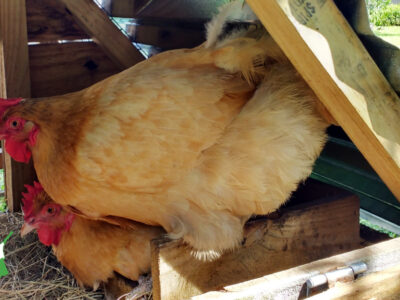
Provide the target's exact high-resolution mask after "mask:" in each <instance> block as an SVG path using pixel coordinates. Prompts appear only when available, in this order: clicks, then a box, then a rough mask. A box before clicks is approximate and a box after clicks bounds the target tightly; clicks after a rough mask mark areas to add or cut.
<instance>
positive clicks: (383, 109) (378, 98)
mask: <svg viewBox="0 0 400 300" xmlns="http://www.w3.org/2000/svg"><path fill="white" fill-rule="evenodd" d="M247 2H248V4H249V5H250V6H251V8H252V9H253V11H254V12H256V14H257V15H258V17H259V18H260V19H261V21H262V22H263V24H264V25H265V27H266V28H267V29H268V31H269V32H270V33H271V35H272V37H273V38H274V39H275V40H276V41H277V43H278V44H279V45H280V47H281V48H282V50H283V51H284V52H285V53H286V55H287V56H288V58H289V59H290V60H291V61H292V63H293V65H294V66H295V67H296V68H297V70H298V71H299V73H300V74H301V75H302V76H303V77H304V79H305V80H306V81H307V83H308V84H309V85H310V87H311V88H312V89H313V90H314V92H315V93H316V94H317V96H318V97H319V99H320V100H321V102H322V103H323V104H324V105H325V107H326V108H327V109H328V110H329V112H330V113H331V114H332V116H333V117H334V118H335V120H336V121H337V122H338V123H339V124H340V125H341V126H342V127H343V129H344V130H345V131H346V133H347V134H348V135H349V137H350V138H351V139H352V141H353V142H354V144H355V145H356V146H357V147H358V149H359V150H360V151H361V152H362V154H363V155H364V156H365V158H366V159H367V160H368V161H369V163H370V164H371V166H372V167H373V168H374V169H375V171H376V172H377V173H378V174H379V176H380V177H381V178H382V180H383V181H384V182H385V183H386V185H387V186H388V187H389V189H390V190H391V191H392V192H393V194H394V195H395V196H396V197H397V199H398V200H400V184H399V182H400V101H399V98H398V97H397V95H396V93H395V92H394V91H393V89H392V88H391V87H390V85H389V83H388V82H387V81H386V79H385V78H384V76H383V75H382V73H381V72H380V71H379V69H378V67H377V66H376V65H375V63H374V61H373V60H372V59H371V57H370V56H369V54H368V53H367V51H366V50H365V48H364V47H363V45H362V44H361V42H360V41H359V39H358V38H357V37H356V35H355V34H354V32H353V30H352V29H351V28H350V26H349V25H348V24H347V22H346V20H345V19H344V17H343V16H342V14H341V13H340V12H339V10H338V9H337V7H336V6H335V4H334V3H333V1H332V0H307V1H302V0H247ZM388 59H390V58H388Z"/></svg>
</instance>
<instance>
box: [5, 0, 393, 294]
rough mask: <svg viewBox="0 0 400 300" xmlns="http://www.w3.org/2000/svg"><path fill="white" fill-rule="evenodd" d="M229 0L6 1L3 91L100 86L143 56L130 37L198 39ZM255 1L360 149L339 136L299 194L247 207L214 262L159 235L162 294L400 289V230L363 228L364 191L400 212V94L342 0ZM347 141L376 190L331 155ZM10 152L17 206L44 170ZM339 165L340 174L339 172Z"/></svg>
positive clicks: (156, 260)
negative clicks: (262, 207)
mask: <svg viewBox="0 0 400 300" xmlns="http://www.w3.org/2000/svg"><path fill="white" fill-rule="evenodd" d="M150 2H152V1H150ZM155 2H157V1H155ZM196 2H197V4H196ZM223 2H224V1H204V2H202V1H183V0H175V1H174V0H170V1H165V3H164V4H162V3H161V1H160V2H158V4H157V3H155V4H154V3H153V4H154V6H153V7H149V6H147V3H148V1H145V0H103V1H102V2H101V3H96V2H95V0H2V1H1V2H0V34H1V37H2V39H1V52H0V53H1V55H0V62H1V68H0V80H1V89H0V91H1V94H0V96H1V97H2V98H6V97H7V98H13V97H45V96H52V95H56V94H63V93H68V92H72V91H76V90H80V89H82V88H85V87H87V86H90V85H91V84H93V83H95V82H97V81H100V80H102V79H104V78H106V77H108V76H110V75H112V74H115V73H117V72H119V71H121V70H123V69H125V68H128V67H130V66H132V65H134V64H136V63H137V62H139V61H141V60H143V59H145V57H144V56H143V54H142V53H141V52H140V51H139V50H138V48H137V47H135V46H134V45H133V44H132V41H134V42H135V43H137V44H138V45H139V48H140V47H143V48H145V47H148V48H146V49H150V50H148V51H149V52H157V51H163V50H168V49H174V48H182V47H193V46H196V45H198V44H200V43H201V42H202V41H203V40H204V23H205V22H206V21H207V20H209V18H210V16H211V14H212V13H215V11H216V7H217V6H218V5H219V4H221V3H223ZM247 2H248V4H249V5H250V6H251V8H252V9H253V10H254V12H256V14H257V15H258V16H259V18H260V20H261V21H262V23H263V24H264V26H265V27H266V28H267V29H268V31H269V32H270V34H271V35H272V37H273V38H274V39H275V40H276V41H277V43H278V44H279V45H280V47H281V48H282V50H283V51H284V52H285V54H286V55H287V56H288V58H289V59H290V60H291V62H292V63H293V65H294V66H295V67H296V69H297V70H298V71H299V73H300V74H301V75H302V76H303V77H304V79H305V80H306V81H307V83H308V84H309V85H310V87H311V88H312V89H313V90H314V92H315V93H316V94H317V96H318V97H319V98H320V100H321V102H322V104H323V106H324V107H325V108H326V111H327V113H326V115H327V116H330V117H332V118H333V119H334V120H335V122H336V123H337V124H338V125H339V126H340V127H341V128H342V129H343V130H344V131H345V133H346V134H347V136H348V137H349V138H350V139H351V141H352V143H353V144H354V145H355V146H356V147H357V148H355V147H354V146H352V147H353V148H351V147H350V148H351V150H349V149H350V148H345V147H344V146H343V145H345V144H346V143H347V144H350V141H346V142H344V143H332V140H330V141H329V142H328V145H327V148H326V149H325V150H324V153H323V155H325V156H324V157H325V160H324V159H320V160H319V161H317V164H316V167H315V171H314V173H313V176H312V177H313V178H312V179H310V180H308V181H307V182H306V184H305V185H304V186H302V187H301V188H300V189H299V190H298V191H297V192H296V193H295V194H294V196H293V197H292V198H293V199H292V201H291V202H290V203H291V204H290V205H288V206H287V207H284V208H282V209H281V210H280V211H279V212H277V213H275V214H272V215H269V216H268V217H266V218H261V219H254V220H251V221H250V222H249V224H248V225H247V227H246V231H247V237H246V240H245V241H244V242H243V244H242V246H241V247H240V248H239V249H238V250H236V251H234V252H232V253H226V254H224V255H223V256H222V257H221V258H219V259H217V260H215V261H212V262H202V261H199V260H196V259H194V258H193V257H192V256H191V255H190V253H189V251H188V249H186V248H185V246H184V245H182V244H180V243H179V242H168V241H164V240H162V239H160V240H154V241H153V243H152V259H153V263H152V276H153V289H154V299H187V298H190V297H194V299H264V298H265V299H299V298H306V297H310V299H370V298H374V299H397V298H396V295H397V297H400V285H399V279H400V240H399V239H393V240H389V241H383V242H382V238H381V237H376V238H375V237H373V238H372V237H371V236H370V238H369V239H367V240H365V239H362V238H360V232H359V212H360V199H361V204H362V205H361V206H362V207H363V205H364V206H365V208H367V209H368V208H371V207H375V206H376V207H380V208H381V209H380V210H381V211H390V210H391V209H393V210H394V211H390V212H388V216H389V217H388V218H387V219H389V220H390V221H391V222H392V223H396V220H397V224H400V219H397V217H399V213H398V212H397V211H400V210H399V209H398V206H396V205H397V202H396V198H397V199H400V100H399V98H398V96H397V94H396V93H395V92H394V91H393V90H392V88H391V87H390V85H389V84H388V82H387V81H386V79H385V77H384V76H383V75H382V73H381V72H380V71H379V69H378V67H377V66H376V65H375V63H374V61H373V60H372V59H371V57H370V56H369V54H368V52H367V51H366V50H365V48H364V47H363V45H362V44H361V42H360V40H359V39H358V37H357V36H356V34H355V33H354V32H353V30H352V28H351V27H350V26H349V24H348V23H347V22H346V20H345V19H344V17H343V15H342V14H341V12H340V11H339V10H338V9H337V7H336V6H335V4H334V2H333V0H308V1H303V0H247ZM166 3H168V5H167V4H166ZM199 3H201V5H200V4H199ZM98 4H100V5H101V6H102V8H101V7H100V6H99V5H98ZM196 5H200V6H201V7H197V6H196ZM109 16H112V17H124V18H131V20H130V21H129V22H128V24H127V25H126V28H123V31H125V32H127V33H128V34H129V35H130V37H131V40H132V41H130V40H129V38H128V37H127V36H126V35H124V33H123V32H122V31H121V30H120V28H118V27H117V26H116V25H115V23H113V21H111V20H110V18H109ZM140 45H142V46H140ZM334 140H335V139H333V141H334ZM347 144H346V145H347ZM353 144H352V145H353ZM343 147H344V148H343ZM338 149H339V150H338ZM343 149H344V150H343ZM346 149H347V150H346ZM357 149H358V150H357ZM338 151H349V152H351V151H352V152H358V151H360V152H361V153H362V156H361V155H359V158H358V159H364V158H365V159H366V160H367V161H368V163H369V165H370V166H371V167H372V168H373V169H374V170H375V172H376V173H377V174H378V175H379V177H378V176H377V175H376V174H375V175H374V176H376V178H378V179H377V180H378V181H379V189H378V190H377V191H375V194H373V195H372V194H371V195H370V196H371V197H369V198H368V197H366V196H365V195H366V194H367V193H366V192H365V191H364V190H362V188H360V189H358V190H356V189H354V186H355V184H354V185H352V184H346V182H344V181H341V180H344V178H345V177H346V176H347V175H346V174H352V173H351V172H352V170H353V171H354V168H356V167H354V168H345V167H343V164H339V163H336V164H334V163H332V164H331V165H329V161H330V162H332V160H328V159H326V158H327V157H329V155H331V156H332V157H335V155H336V154H337V153H338ZM3 154H4V168H5V170H6V199H7V202H8V207H9V209H10V210H12V211H15V210H19V208H20V198H21V192H22V191H23V190H24V187H23V185H24V184H26V183H31V182H32V181H33V179H34V177H35V175H34V171H33V168H32V166H26V165H23V164H20V163H16V162H14V161H13V160H12V159H11V158H10V157H9V156H8V155H7V154H6V153H3ZM324 157H323V158H324ZM360 157H361V158H360ZM362 157H364V158H362ZM327 161H328V163H327ZM354 161H355V160H353V159H351V162H349V164H350V163H352V162H354ZM365 163H366V162H365ZM332 165H333V167H332ZM329 166H330V167H329ZM341 167H343V168H341ZM368 168H370V167H369V166H368ZM360 169H362V168H361V167H360V168H359V169H356V171H355V173H357V174H359V173H360V172H361V171H360ZM332 172H333V173H335V174H336V176H337V177H338V178H334V177H332V178H331V177H329V174H331V173H332ZM341 172H342V173H341ZM371 172H373V171H372V169H371ZM353 175H354V174H353ZM354 176H356V175H354ZM371 176H372V175H371ZM371 176H369V175H366V176H365V178H366V179H365V180H366V182H368V180H372V179H371V178H372V177H371ZM339 177H340V178H339ZM346 178H347V177H346ZM374 178H375V177H374ZM379 178H381V181H380V179H379ZM349 180H351V179H349ZM373 180H375V179H373ZM321 181H322V182H324V183H322V182H321ZM375 181H376V180H375ZM328 183H329V184H328ZM332 184H333V185H332ZM371 184H372V183H371ZM374 184H375V183H374ZM377 184H378V183H377ZM341 187H342V188H341ZM343 187H345V189H343ZM365 188H367V187H365ZM357 191H358V192H359V194H357ZM356 194H357V195H356ZM360 195H361V196H360ZM363 197H364V198H363ZM385 197H386V198H385ZM366 198H368V199H369V200H368V199H366ZM373 198H374V199H375V200H376V202H374V201H372V200H371V199H373ZM381 198H385V199H389V200H387V201H386V202H385V201H383V200H382V199H381ZM378 200H382V201H378ZM384 205H386V206H385V207H383V206H384ZM378 242H379V243H378Z"/></svg>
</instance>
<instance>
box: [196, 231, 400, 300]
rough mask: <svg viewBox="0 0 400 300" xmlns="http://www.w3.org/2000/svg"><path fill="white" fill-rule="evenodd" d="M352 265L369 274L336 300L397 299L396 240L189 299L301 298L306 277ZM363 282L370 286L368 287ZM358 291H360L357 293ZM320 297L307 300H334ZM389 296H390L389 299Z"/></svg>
mask: <svg viewBox="0 0 400 300" xmlns="http://www.w3.org/2000/svg"><path fill="white" fill-rule="evenodd" d="M355 262H364V263H365V264H366V265H367V267H368V270H367V271H366V272H365V273H364V274H363V275H367V274H370V275H368V276H366V277H361V278H360V279H357V280H356V281H355V283H353V284H349V287H348V288H345V291H349V290H353V294H351V293H349V294H348V295H349V298H346V297H345V298H338V299H398V295H399V294H398V290H399V284H398V283H399V281H398V279H399V266H400V238H397V239H393V240H390V241H386V242H381V243H379V244H375V245H372V246H369V247H366V248H363V249H359V250H354V251H351V252H347V253H344V254H339V255H335V256H332V257H329V258H325V259H321V260H317V261H314V262H311V263H308V264H305V265H302V266H299V267H295V268H292V269H289V270H285V271H282V272H278V273H275V274H270V275H267V276H264V277H261V278H257V279H254V280H250V281H246V282H242V283H239V284H235V285H231V286H226V287H224V290H223V291H220V292H216V291H214V292H209V293H205V294H203V295H200V296H197V297H193V299H195V300H206V299H218V300H222V299H226V300H228V299H229V300H242V299H243V300H244V299H246V300H248V299H285V300H298V299H303V297H304V296H305V292H306V289H305V282H306V281H307V280H308V279H309V278H311V277H312V276H314V275H318V274H323V273H326V272H329V271H332V270H335V269H337V268H341V267H346V266H349V265H350V264H352V263H355ZM382 270H384V272H380V271H382ZM375 272H378V273H375ZM380 275H383V276H385V277H382V278H380V277H379V276H380ZM370 276H371V277H370ZM386 279H387V280H386ZM358 281H359V282H358ZM367 282H368V283H369V285H370V286H369V287H368V288H367V285H368V284H367ZM380 283H381V284H382V286H381V288H380V287H378V285H379V284H380ZM354 284H355V285H354ZM386 285H387V287H388V290H387V291H386V292H384V291H383V290H384V289H385V287H386ZM340 286H341V285H339V286H338V288H340ZM358 288H361V290H359V289H358ZM363 288H366V290H365V293H364V291H363V290H362V289H363ZM335 289H336V288H335ZM371 289H376V290H377V291H379V290H380V291H382V292H383V294H382V296H388V297H380V296H379V294H377V298H374V297H373V295H374V294H375V292H373V291H372V290H371ZM367 291H370V292H371V294H368V292H367ZM358 292H361V294H360V296H367V297H365V298H362V297H360V298H358V296H357V294H358ZM324 294H325V293H323V294H321V298H319V297H318V296H314V297H315V298H314V297H313V298H311V299H336V298H330V297H323V295H324ZM390 294H391V296H392V297H389V295H390ZM327 295H328V296H330V294H329V292H328V293H327ZM344 295H346V294H344ZM368 295H370V296H371V297H368ZM351 296H354V298H352V297H351ZM396 297H397V298H396Z"/></svg>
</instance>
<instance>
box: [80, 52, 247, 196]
mask: <svg viewBox="0 0 400 300" xmlns="http://www.w3.org/2000/svg"><path fill="white" fill-rule="evenodd" d="M169 55H171V54H169ZM172 58H173V57H172ZM157 59H158V60H159V61H160V62H158V61H156V62H149V61H146V62H143V63H142V64H140V65H138V66H136V67H134V68H131V69H129V70H127V71H125V72H122V73H120V74H118V75H117V76H114V77H112V78H110V79H108V80H106V81H103V82H102V84H101V85H95V86H93V87H91V88H89V89H88V90H87V91H86V93H85V96H84V97H99V99H98V101H97V103H98V106H97V107H95V108H94V109H93V112H92V117H91V118H90V120H89V121H88V122H87V123H86V124H85V127H84V130H83V132H84V136H82V138H81V139H80V141H79V144H78V148H77V159H76V161H75V162H74V166H75V168H76V170H77V171H78V173H79V175H80V176H79V178H80V179H81V180H82V182H83V183H90V182H93V181H96V182H98V183H100V184H103V185H104V186H105V187H109V188H117V189H120V190H125V191H134V192H146V193H153V192H157V190H158V189H163V188H165V187H168V186H169V185H170V184H171V183H173V182H176V181H177V180H179V179H180V178H182V177H183V175H184V174H185V173H186V172H187V171H188V170H190V169H191V168H193V167H194V166H195V165H196V163H197V161H198V158H199V155H200V154H201V152H202V151H204V150H205V149H207V148H208V147H210V146H211V145H213V144H214V143H215V142H216V141H217V139H218V138H219V137H220V136H221V135H222V133H223V131H224V130H225V128H226V126H227V125H228V124H229V123H230V122H231V120H232V118H234V117H235V116H236V115H237V113H238V112H239V111H240V109H241V107H242V106H243V105H244V104H245V102H246V101H247V100H248V99H249V97H250V96H251V94H252V88H251V87H250V86H249V85H248V84H247V83H246V82H245V81H244V80H243V79H242V78H240V76H239V75H229V74H227V73H226V72H225V71H223V70H221V69H218V68H217V67H215V66H213V65H211V64H198V65H196V64H194V63H193V62H192V63H193V66H191V67H188V66H184V63H182V65H179V63H175V64H174V63H171V64H170V65H169V66H165V65H163V64H162V63H163V62H165V61H166V59H165V57H164V59H161V58H160V57H159V56H158V57H157ZM167 60H168V57H167ZM171 60H172V59H171ZM171 65H172V66H171Z"/></svg>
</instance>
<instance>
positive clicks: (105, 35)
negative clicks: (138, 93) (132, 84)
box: [61, 0, 144, 70]
mask: <svg viewBox="0 0 400 300" xmlns="http://www.w3.org/2000/svg"><path fill="white" fill-rule="evenodd" d="M61 2H62V3H64V4H65V6H66V8H67V9H68V10H69V11H70V12H71V13H72V15H73V17H74V18H75V20H76V21H77V23H78V24H79V25H80V26H81V28H82V29H83V30H85V32H86V33H87V34H88V35H89V36H91V37H92V38H93V39H94V41H95V42H96V43H97V44H98V45H99V46H100V47H101V48H102V49H103V50H104V51H105V53H106V54H107V55H108V56H109V57H110V58H111V60H112V61H114V63H115V64H116V65H117V66H118V67H120V68H121V70H123V69H126V68H129V67H131V66H133V65H134V64H136V63H137V62H139V61H141V60H143V59H144V57H143V55H142V54H141V53H140V52H139V51H138V50H137V49H136V48H135V47H134V46H133V45H132V43H131V42H130V41H129V39H128V38H127V37H126V36H125V35H124V34H123V33H122V32H121V31H120V30H119V29H118V28H117V27H116V26H115V25H114V23H113V22H112V21H111V20H110V19H109V18H108V16H107V14H106V13H105V12H104V11H103V10H101V9H100V8H99V7H98V6H97V5H96V4H95V3H94V1H93V0H80V1H76V0H61Z"/></svg>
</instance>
